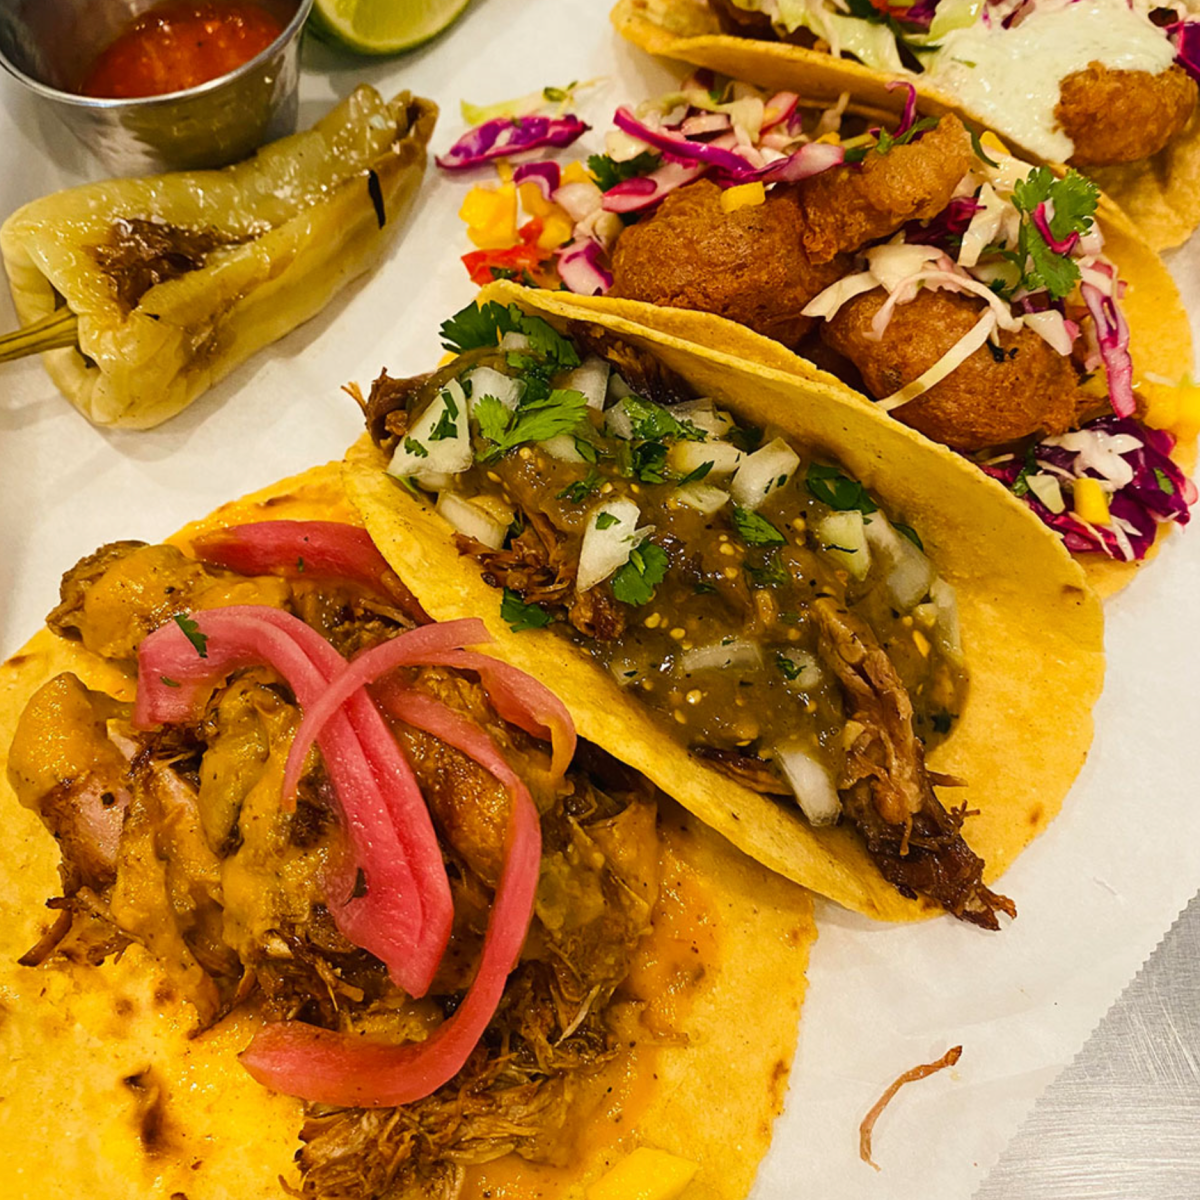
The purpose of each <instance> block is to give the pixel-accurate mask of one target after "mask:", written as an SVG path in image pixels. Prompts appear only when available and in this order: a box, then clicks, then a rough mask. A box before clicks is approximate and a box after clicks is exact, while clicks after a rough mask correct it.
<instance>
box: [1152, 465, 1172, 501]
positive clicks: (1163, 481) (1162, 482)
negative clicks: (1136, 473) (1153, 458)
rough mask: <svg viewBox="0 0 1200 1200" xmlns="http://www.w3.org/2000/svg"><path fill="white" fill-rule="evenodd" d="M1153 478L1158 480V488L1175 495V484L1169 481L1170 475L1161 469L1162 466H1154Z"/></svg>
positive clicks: (1169, 494)
mask: <svg viewBox="0 0 1200 1200" xmlns="http://www.w3.org/2000/svg"><path fill="white" fill-rule="evenodd" d="M1154 478H1155V479H1156V480H1157V481H1158V490H1159V491H1160V492H1165V493H1166V494H1167V495H1168V496H1173V495H1175V485H1174V484H1173V483H1172V482H1171V477H1170V476H1169V475H1168V474H1167V473H1166V471H1164V470H1163V469H1162V467H1155V468H1154Z"/></svg>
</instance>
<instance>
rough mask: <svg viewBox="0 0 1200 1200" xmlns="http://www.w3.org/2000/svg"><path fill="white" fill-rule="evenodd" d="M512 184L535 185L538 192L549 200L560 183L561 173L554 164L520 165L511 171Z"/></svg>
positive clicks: (556, 164)
mask: <svg viewBox="0 0 1200 1200" xmlns="http://www.w3.org/2000/svg"><path fill="white" fill-rule="evenodd" d="M513 183H516V184H522V183H536V184H537V186H538V190H539V191H540V192H541V193H542V195H543V196H544V197H545V198H546V199H547V200H549V199H550V198H551V197H552V196H553V195H554V193H555V192H557V191H558V187H559V184H560V183H562V171H561V170H560V169H559V165H558V163H556V162H531V163H522V164H521V165H520V166H519V167H517V168H516V169H515V170H514V171H513Z"/></svg>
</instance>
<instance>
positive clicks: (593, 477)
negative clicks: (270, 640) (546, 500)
mask: <svg viewBox="0 0 1200 1200" xmlns="http://www.w3.org/2000/svg"><path fill="white" fill-rule="evenodd" d="M602 478H603V476H602V475H601V474H600V472H599V471H597V470H595V469H594V468H593V469H592V470H590V471H588V473H587V474H586V475H585V476H584V477H583V478H582V479H577V480H576V481H575V482H574V483H568V484H567V486H566V487H565V488H563V490H562V491H561V492H559V493H558V495H557V496H556V497H555V499H556V500H570V502H571V503H572V504H582V503H583V502H584V501H585V500H586V499H587V498H588V497H589V496H590V495H591V494H592V493H593V492H594V491H595V490H596V489H597V488H598V487H599V486H600V481H601V479H602Z"/></svg>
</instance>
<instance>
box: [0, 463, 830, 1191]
mask: <svg viewBox="0 0 1200 1200" xmlns="http://www.w3.org/2000/svg"><path fill="white" fill-rule="evenodd" d="M341 475H342V470H341V464H340V463H331V464H328V465H326V466H323V467H319V468H315V469H314V470H312V471H309V472H307V473H305V474H304V475H301V476H297V477H295V478H293V479H288V480H284V481H282V482H281V483H279V484H276V485H274V486H273V487H270V488H267V489H265V490H264V491H261V492H258V493H256V494H254V495H252V496H248V497H246V498H245V499H244V500H239V501H235V502H233V503H231V504H227V505H224V506H223V507H221V508H219V509H218V510H217V511H216V512H214V513H213V514H212V515H211V516H209V517H208V518H205V519H204V520H202V521H198V522H196V523H194V524H192V525H189V526H187V527H186V528H185V529H184V530H182V531H181V532H180V533H179V534H178V535H176V537H174V538H172V539H170V540H171V541H172V542H174V543H175V544H177V545H179V546H181V547H183V548H185V549H186V547H187V546H188V544H189V543H190V541H191V540H192V539H193V538H195V537H197V536H199V535H200V534H201V533H204V532H206V531H208V530H210V529H215V528H220V527H223V526H226V525H233V524H238V523H241V522H245V521H256V520H270V519H295V520H307V519H324V520H341V521H347V522H355V521H356V517H355V514H354V510H353V509H352V508H351V506H350V505H349V503H348V502H347V500H346V498H345V495H344V493H343V491H342V486H341ZM48 599H49V598H48ZM62 671H74V672H75V673H76V674H78V675H79V676H80V678H81V679H82V680H83V681H84V683H85V684H87V685H88V686H89V687H93V688H98V689H103V690H104V691H107V692H109V693H110V694H112V695H116V696H119V697H122V698H125V699H132V696H133V690H134V681H133V679H132V678H131V677H130V676H128V675H126V674H125V673H124V672H122V671H121V670H120V669H119V668H117V667H114V666H113V665H111V664H109V663H106V662H104V661H103V660H101V659H99V658H97V657H96V656H94V655H92V654H90V653H88V652H87V651H85V650H84V649H82V647H81V646H80V645H79V644H78V643H73V642H67V641H64V640H63V639H61V638H58V637H55V636H54V635H52V634H51V633H50V632H49V631H48V630H43V631H42V632H40V633H38V634H37V635H36V636H35V637H34V638H33V639H32V640H31V641H30V642H29V643H28V644H27V645H26V646H25V647H24V649H23V650H22V651H21V652H20V653H18V654H16V655H14V656H13V657H12V658H11V659H10V660H9V661H8V662H6V663H4V664H3V665H2V666H0V812H2V813H3V818H4V825H5V831H6V834H5V843H4V849H3V851H2V852H0V1098H2V1100H0V1178H3V1180H4V1181H5V1185H4V1196H5V1197H6V1200H79V1197H82V1196H94V1197H103V1198H104V1200H171V1198H174V1200H178V1197H180V1196H186V1197H187V1198H188V1200H227V1198H228V1197H237V1198H238V1200H268V1198H270V1200H283V1197H284V1196H285V1195H287V1194H288V1193H286V1192H285V1190H284V1185H283V1184H282V1183H281V1182H280V1180H281V1179H282V1180H285V1181H286V1182H287V1184H288V1186H290V1187H295V1185H296V1184H297V1182H298V1179H297V1171H296V1168H295V1164H294V1162H293V1155H294V1154H295V1152H296V1150H298V1149H299V1147H300V1142H299V1138H298V1133H299V1130H300V1126H301V1123H302V1105H301V1104H300V1102H299V1101H297V1100H294V1099H292V1098H290V1097H286V1096H280V1095H276V1094H274V1093H272V1092H269V1091H267V1090H266V1089H265V1088H262V1087H260V1086H259V1085H258V1084H257V1083H255V1082H254V1081H253V1080H252V1079H251V1078H250V1076H249V1075H248V1074H247V1073H246V1072H245V1071H244V1070H243V1069H242V1067H241V1066H240V1065H239V1064H238V1061H237V1057H236V1056H237V1054H238V1053H239V1052H240V1051H241V1050H242V1049H244V1048H245V1046H246V1045H247V1044H248V1043H249V1041H250V1038H251V1036H252V1035H253V1033H254V1031H255V1028H256V1026H257V1018H256V1017H255V1015H254V1014H253V1012H251V1011H245V1010H239V1011H238V1012H237V1013H235V1014H234V1015H233V1016H232V1017H230V1018H228V1019H226V1020H225V1021H223V1022H222V1023H221V1024H219V1025H218V1026H217V1027H216V1028H214V1029H213V1030H211V1031H209V1032H207V1033H205V1034H203V1035H201V1036H199V1037H192V1036H191V1033H192V1030H193V1028H194V1025H195V1014H194V1012H193V1011H192V1009H191V1007H190V1006H189V1005H188V1004H186V1003H184V1002H183V1001H181V1000H180V999H179V998H178V997H177V996H176V995H175V994H174V992H173V990H172V989H171V988H170V986H169V985H167V984H166V982H165V980H164V978H163V976H162V974H161V973H160V971H159V969H158V967H157V964H156V963H155V961H154V959H153V958H152V957H151V956H150V955H149V954H148V953H147V952H146V951H144V950H143V949H142V948H141V947H140V946H138V945H134V946H131V947H130V948H129V949H128V950H127V951H126V952H125V953H124V954H123V955H122V956H121V957H120V959H118V960H116V961H113V960H110V961H108V962H106V963H105V964H104V965H103V966H101V967H91V966H88V965H86V964H76V963H71V962H66V961H64V960H63V959H61V958H51V959H50V960H48V961H47V962H46V963H45V964H43V965H42V966H40V967H22V966H19V965H18V964H17V958H18V957H19V956H20V955H21V954H23V953H24V952H25V951H26V950H28V949H29V948H30V947H31V946H32V945H33V944H34V943H35V942H36V941H37V940H38V939H39V938H40V937H41V936H42V934H43V933H44V932H45V931H46V929H47V928H48V927H49V925H50V923H51V921H52V918H53V914H52V913H50V912H48V910H47V909H46V908H45V907H44V902H45V900H46V899H47V898H48V897H51V896H54V895H57V894H59V891H60V887H61V885H60V882H59V878H58V873H57V865H58V862H59V854H58V850H57V846H56V844H55V842H54V840H53V839H52V838H51V836H50V834H49V833H48V832H47V831H46V829H45V827H44V826H43V825H42V823H41V821H40V820H39V818H38V817H37V815H36V814H34V813H33V812H31V811H29V810H28V809H26V808H23V807H22V806H21V805H20V804H19V803H18V802H17V800H16V797H15V796H14V795H13V792H12V789H11V787H10V786H9V784H8V782H7V771H6V767H7V756H8V747H9V743H10V741H11V738H12V733H13V730H14V728H15V726H16V722H17V719H18V717H19V715H20V713H21V711H22V709H23V708H24V706H25V704H26V702H27V701H28V699H29V697H30V696H31V695H32V694H33V692H34V691H35V690H36V689H37V688H38V687H40V686H41V685H42V684H43V683H45V682H46V681H47V680H48V679H50V678H52V677H53V676H55V675H57V674H58V673H60V672H62ZM661 813H662V815H661V817H660V828H661V833H662V839H663V844H664V846H665V847H666V848H667V851H666V853H667V854H668V855H669V857H668V859H667V862H668V863H669V864H670V867H671V870H672V872H673V874H672V876H671V879H672V880H676V879H678V880H680V881H682V882H681V883H679V884H678V885H675V886H674V894H675V895H677V894H679V893H680V890H681V889H683V890H684V891H689V892H690V899H689V908H688V909H687V912H689V913H691V914H692V921H693V923H692V924H691V925H689V924H687V923H681V921H680V917H679V913H680V911H681V910H680V906H679V904H678V902H674V901H672V902H674V903H675V907H674V909H672V908H671V905H670V903H668V904H665V905H660V908H659V909H657V910H656V914H655V921H656V925H655V932H654V933H653V934H651V935H649V937H648V939H647V942H646V944H645V950H644V954H643V958H644V960H645V961H644V962H643V963H641V964H636V963H635V969H642V970H649V971H654V970H659V971H661V962H662V961H664V960H671V954H672V952H673V953H674V954H675V958H676V959H677V960H680V961H683V962H685V963H686V970H687V972H688V977H687V979H686V980H684V981H683V983H682V984H680V982H679V981H678V980H677V979H676V978H675V976H674V975H665V976H659V977H660V978H661V979H662V982H663V983H664V984H665V985H670V986H669V987H667V988H666V990H671V988H672V987H683V989H684V990H685V991H688V992H689V994H690V995H691V996H692V1000H691V1004H690V1007H688V1008H685V1009H683V1010H681V1012H682V1016H681V1018H680V1020H679V1021H678V1024H677V1030H678V1032H680V1033H682V1035H683V1037H682V1038H680V1039H676V1040H674V1041H672V1042H670V1043H669V1044H665V1045H661V1046H659V1045H657V1044H656V1038H655V1037H654V1036H653V1035H652V1033H651V1032H650V1031H649V1030H648V1028H647V1027H646V1026H645V1025H644V1024H643V1023H642V1022H641V1020H640V1016H639V1014H640V1009H641V1006H640V1005H638V1004H633V1003H629V1004H626V1005H625V1006H624V1008H623V1009H622V1010H621V1011H620V1012H619V1013H618V1014H617V1019H618V1020H619V1021H620V1022H622V1024H621V1025H620V1026H619V1028H620V1030H621V1031H622V1032H624V1033H626V1034H627V1035H628V1040H629V1041H636V1042H637V1047H636V1049H635V1050H634V1051H633V1052H632V1053H631V1061H637V1062H640V1063H641V1066H640V1067H639V1068H638V1072H639V1073H638V1074H637V1075H636V1078H635V1083H636V1084H637V1087H635V1088H634V1089H633V1091H632V1092H630V1094H629V1095H627V1096H625V1097H624V1104H625V1107H624V1109H622V1108H621V1107H620V1104H618V1103H612V1102H610V1105H609V1109H608V1110H602V1108H597V1109H596V1111H594V1112H591V1113H590V1115H589V1116H588V1117H587V1121H588V1127H587V1130H586V1136H585V1137H584V1139H583V1145H582V1151H583V1157H582V1159H581V1161H579V1162H577V1163H575V1164H573V1165H571V1166H570V1167H569V1168H566V1169H546V1168H541V1169H536V1168H531V1167H528V1166H527V1165H525V1164H523V1162H522V1161H521V1160H515V1168H514V1169H515V1170H516V1171H518V1172H520V1171H524V1175H523V1176H521V1178H523V1179H525V1180H527V1181H528V1182H529V1183H530V1184H531V1185H532V1184H536V1185H537V1186H538V1187H539V1188H540V1189H542V1190H540V1191H539V1192H538V1194H539V1195H541V1196H544V1197H545V1198H546V1200H553V1198H555V1197H562V1198H563V1200H577V1198H580V1197H582V1192H583V1188H584V1187H585V1186H586V1185H587V1184H589V1183H591V1182H593V1181H594V1180H595V1179H597V1178H598V1177H600V1176H601V1175H602V1174H603V1173H604V1172H605V1171H606V1170H607V1169H608V1168H609V1167H610V1166H611V1165H612V1164H613V1163H614V1162H616V1161H618V1160H619V1159H620V1158H622V1157H623V1156H624V1155H625V1154H626V1153H628V1152H629V1151H630V1150H632V1149H634V1148H635V1147H636V1146H640V1145H648V1146H653V1147H658V1148H661V1149H664V1150H668V1151H671V1152H673V1153H676V1154H679V1155H681V1156H683V1157H685V1158H687V1159H689V1160H690V1161H692V1162H694V1163H697V1164H698V1166H699V1170H698V1172H697V1174H696V1177H695V1179H694V1180H693V1181H692V1183H691V1184H690V1185H689V1187H688V1189H687V1191H686V1192H685V1193H684V1196H685V1198H687V1200H741V1198H742V1197H744V1196H745V1195H746V1193H747V1192H748V1191H749V1189H750V1187H751V1184H752V1183H753V1179H754V1175H755V1172H756V1171H757V1168H758V1164H759V1162H760V1160H761V1158H762V1156H763V1155H764V1154H765V1153H766V1150H767V1147H768V1146H769V1144H770V1138H771V1126H772V1123H773V1120H774V1118H775V1116H776V1115H777V1114H778V1113H779V1112H780V1111H781V1109H782V1104H783V1093H784V1089H785V1087H786V1084H787V1077H788V1072H789V1069H790V1064H791V1060H792V1056H793V1054H794V1052H795V1045H796V1035H797V1026H798V1018H799V1013H800V1007H801V1004H802V1002H803V998H804V989H805V978H804V972H805V970H806V967H807V962H808V953H809V948H810V946H811V945H812V942H813V941H814V939H815V937H816V929H815V926H814V925H813V920H812V903H811V900H810V898H809V896H808V894H807V893H805V892H804V891H803V890H802V889H800V888H798V887H796V886H794V885H793V884H791V883H789V882H787V881H786V880H783V879H781V878H779V877H778V876H774V875H772V874H771V873H770V872H768V871H766V870H765V869H764V868H763V867H761V866H760V865H759V864H758V863H755V862H753V861H752V860H751V859H749V858H747V857H746V856H744V855H742V854H740V853H739V852H738V851H737V850H735V849H734V848H733V847H731V846H729V845H728V843H727V842H725V841H724V839H722V838H720V837H718V836H716V835H715V834H714V833H712V831H711V830H709V829H707V828H706V827H705V826H704V825H703V824H701V823H700V822H698V821H696V820H695V819H694V818H693V817H691V816H690V815H689V814H687V813H686V812H684V811H683V810H682V809H679V808H678V807H677V806H674V805H672V804H670V802H669V801H664V803H663V806H662V810H661ZM660 917H661V919H660ZM696 926H703V934H704V936H703V939H702V940H701V941H700V943H699V944H700V945H701V948H702V950H703V954H702V955H701V956H699V957H698V956H697V955H695V954H694V953H692V949H691V943H690V942H689V943H686V944H685V943H684V942H683V941H682V940H681V939H683V938H686V937H687V936H688V934H689V931H692V930H693V928H694V927H696ZM664 948H665V953H664ZM671 961H674V960H671ZM638 1056H641V1057H640V1058H639V1057H638ZM619 1065H620V1064H618V1067H619ZM731 1067H735V1068H736V1071H735V1074H734V1076H733V1078H735V1079H736V1081H737V1083H736V1086H730V1078H731V1076H730V1070H731ZM607 1069H608V1068H606V1070H607ZM626 1075H628V1076H631V1077H633V1073H632V1069H627V1070H626V1071H625V1073H624V1075H623V1074H622V1072H621V1071H620V1070H619V1069H617V1068H613V1069H612V1074H611V1078H612V1080H613V1081H614V1082H616V1083H620V1082H621V1081H622V1079H623V1078H624V1077H625V1076H626ZM605 1078H609V1076H603V1075H602V1076H600V1077H597V1082H596V1083H595V1084H594V1085H593V1090H594V1091H598V1092H600V1093H603V1087H602V1086H601V1085H602V1084H603V1081H604V1079H605ZM638 1089H640V1091H639V1090H638ZM614 1114H615V1116H616V1120H614ZM622 1117H624V1119H623V1120H621V1118H622ZM510 1158H513V1156H510ZM509 1162H510V1159H502V1160H500V1161H499V1163H497V1164H493V1165H491V1166H490V1167H489V1170H491V1171H493V1172H494V1171H503V1170H505V1169H506V1165H508V1164H509ZM483 1186H484V1180H482V1179H472V1180H469V1181H468V1187H467V1189H466V1190H465V1191H464V1193H463V1195H464V1200H468V1198H470V1197H481V1196H482V1195H483V1191H482V1190H481V1189H482V1188H483ZM291 1194H296V1193H291ZM510 1194H511V1193H510ZM413 1200H416V1198H415V1197H414V1198H413Z"/></svg>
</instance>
